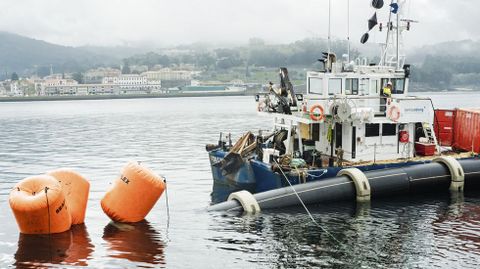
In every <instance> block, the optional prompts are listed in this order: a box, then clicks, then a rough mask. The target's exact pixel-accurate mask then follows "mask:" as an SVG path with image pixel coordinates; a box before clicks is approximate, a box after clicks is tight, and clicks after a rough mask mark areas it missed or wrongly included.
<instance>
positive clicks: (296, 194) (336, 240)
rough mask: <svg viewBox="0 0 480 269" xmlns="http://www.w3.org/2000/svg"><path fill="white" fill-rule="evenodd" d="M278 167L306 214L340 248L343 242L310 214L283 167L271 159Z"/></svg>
mask: <svg viewBox="0 0 480 269" xmlns="http://www.w3.org/2000/svg"><path fill="white" fill-rule="evenodd" d="M273 161H274V162H275V163H276V164H277V165H278V167H279V170H280V172H281V173H282V175H283V177H284V178H285V180H286V181H287V183H288V185H290V188H292V190H293V193H295V196H297V198H298V200H299V201H300V203H301V204H302V206H303V208H304V209H305V211H306V212H307V214H308V216H309V217H310V219H311V220H312V222H313V223H314V224H315V225H316V226H317V227H319V228H320V229H322V231H324V232H325V233H326V234H327V235H328V236H330V237H331V238H332V239H333V240H335V242H337V243H338V244H339V245H340V246H341V247H342V248H343V247H344V246H343V244H342V243H341V242H340V241H339V240H338V239H337V238H336V237H335V236H334V235H333V234H331V233H330V232H329V231H328V230H327V229H325V228H324V227H323V226H322V225H320V224H319V223H318V222H317V221H316V220H315V219H314V218H313V216H312V214H311V213H310V210H308V208H307V206H306V205H305V203H304V202H303V200H302V198H300V195H298V193H297V191H296V190H295V188H294V187H293V185H292V183H290V181H289V180H288V178H287V176H286V175H285V173H284V172H283V169H282V168H281V167H280V165H279V164H278V162H277V160H275V159H274V160H273Z"/></svg>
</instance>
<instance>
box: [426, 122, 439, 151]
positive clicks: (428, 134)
mask: <svg viewBox="0 0 480 269" xmlns="http://www.w3.org/2000/svg"><path fill="white" fill-rule="evenodd" d="M422 127H423V134H424V135H425V138H427V139H428V142H429V143H434V144H435V147H436V149H437V154H440V145H439V144H438V141H437V136H436V135H435V132H433V126H432V124H430V123H428V122H424V123H423V124H422Z"/></svg>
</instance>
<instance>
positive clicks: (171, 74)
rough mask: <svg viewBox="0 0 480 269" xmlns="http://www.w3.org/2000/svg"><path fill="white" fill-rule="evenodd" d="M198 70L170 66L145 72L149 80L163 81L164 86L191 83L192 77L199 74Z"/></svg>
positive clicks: (172, 86)
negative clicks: (178, 68)
mask: <svg viewBox="0 0 480 269" xmlns="http://www.w3.org/2000/svg"><path fill="white" fill-rule="evenodd" d="M199 73H200V72H198V71H190V70H172V69H170V68H162V69H160V70H156V71H147V72H143V73H142V74H141V75H142V76H145V77H146V78H147V80H148V81H150V82H154V81H161V82H162V88H163V89H168V88H174V87H184V86H188V85H190V84H191V81H192V79H193V78H194V77H195V76H196V75H198V74H199Z"/></svg>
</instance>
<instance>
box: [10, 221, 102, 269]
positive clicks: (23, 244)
mask: <svg viewBox="0 0 480 269" xmlns="http://www.w3.org/2000/svg"><path fill="white" fill-rule="evenodd" d="M93 249H94V246H93V245H92V244H91V241H90V238H89V235H88V232H87V229H86V227H85V225H83V224H81V225H74V226H72V229H71V230H69V231H66V232H63V233H58V234H51V235H28V234H20V235H19V238H18V249H17V252H16V253H15V256H14V258H15V263H14V264H13V265H14V266H15V267H16V268H38V267H39V266H41V267H45V264H68V265H76V266H87V265H88V264H87V260H88V259H89V257H90V255H91V254H92V252H93ZM40 264H41V265H40Z"/></svg>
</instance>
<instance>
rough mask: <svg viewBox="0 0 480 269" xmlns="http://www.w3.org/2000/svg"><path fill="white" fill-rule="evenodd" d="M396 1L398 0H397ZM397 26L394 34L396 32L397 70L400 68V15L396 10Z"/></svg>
mask: <svg viewBox="0 0 480 269" xmlns="http://www.w3.org/2000/svg"><path fill="white" fill-rule="evenodd" d="M397 2H398V1H397ZM396 15H397V28H396V34H397V38H396V39H397V40H396V41H397V42H396V43H397V44H396V46H397V70H399V69H400V41H399V40H400V16H399V12H397V14H396Z"/></svg>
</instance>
